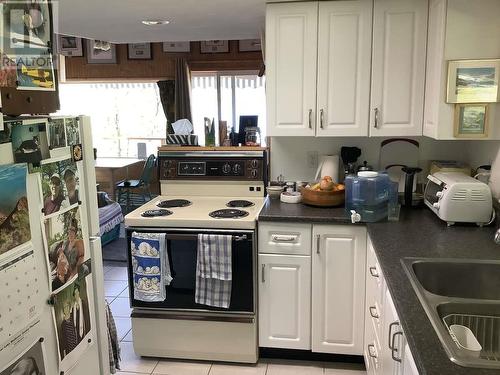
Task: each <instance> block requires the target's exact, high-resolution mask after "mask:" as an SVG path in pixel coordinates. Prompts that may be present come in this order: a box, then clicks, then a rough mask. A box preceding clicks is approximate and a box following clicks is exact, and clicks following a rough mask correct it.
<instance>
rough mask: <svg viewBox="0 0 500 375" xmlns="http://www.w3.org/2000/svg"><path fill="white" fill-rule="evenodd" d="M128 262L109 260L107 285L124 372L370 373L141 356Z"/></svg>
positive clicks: (343, 367) (337, 366) (338, 366)
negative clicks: (136, 347)
mask: <svg viewBox="0 0 500 375" xmlns="http://www.w3.org/2000/svg"><path fill="white" fill-rule="evenodd" d="M124 265H125V264H124V263H116V262H110V263H108V262H106V263H105V266H104V287H105V295H106V299H107V301H108V302H109V303H110V306H111V311H112V312H113V316H114V318H115V323H116V328H117V331H118V338H119V340H120V347H121V358H122V361H121V371H119V372H118V374H122V375H127V374H128V375H240V374H241V375H320V374H325V375H366V372H365V371H364V370H363V367H362V366H361V365H354V364H345V363H321V362H302V361H285V360H268V359H263V360H261V361H260V362H259V363H257V364H256V365H236V364H229V363H211V362H205V361H180V360H165V359H157V358H145V357H138V356H136V355H135V353H134V349H133V344H132V331H131V326H132V324H131V321H130V312H131V309H130V306H129V297H128V287H127V269H126V267H124Z"/></svg>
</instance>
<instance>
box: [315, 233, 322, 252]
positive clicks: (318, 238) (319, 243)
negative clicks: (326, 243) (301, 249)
mask: <svg viewBox="0 0 500 375" xmlns="http://www.w3.org/2000/svg"><path fill="white" fill-rule="evenodd" d="M320 246H321V235H320V234H317V235H316V254H320Z"/></svg>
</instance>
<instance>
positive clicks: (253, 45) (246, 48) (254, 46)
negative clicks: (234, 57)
mask: <svg viewBox="0 0 500 375" xmlns="http://www.w3.org/2000/svg"><path fill="white" fill-rule="evenodd" d="M261 45H262V43H261V41H260V39H244V40H239V41H238V51H240V52H250V51H260V50H261Z"/></svg>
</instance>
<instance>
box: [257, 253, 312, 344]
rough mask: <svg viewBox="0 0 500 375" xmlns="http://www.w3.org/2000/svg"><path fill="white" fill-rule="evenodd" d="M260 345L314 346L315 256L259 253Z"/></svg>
mask: <svg viewBox="0 0 500 375" xmlns="http://www.w3.org/2000/svg"><path fill="white" fill-rule="evenodd" d="M259 270H260V275H259V279H260V280H259V346H262V347H274V348H288V349H306V350H309V349H311V328H310V327H311V257H308V256H294V255H275V254H265V255H263V254H260V255H259Z"/></svg>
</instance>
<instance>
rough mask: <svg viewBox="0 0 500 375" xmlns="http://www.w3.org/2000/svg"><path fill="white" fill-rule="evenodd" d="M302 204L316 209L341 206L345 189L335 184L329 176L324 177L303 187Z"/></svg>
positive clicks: (341, 185)
mask: <svg viewBox="0 0 500 375" xmlns="http://www.w3.org/2000/svg"><path fill="white" fill-rule="evenodd" d="M301 193H302V203H305V204H308V205H311V206H318V207H335V206H341V205H342V204H344V201H345V187H344V185H343V184H336V183H334V182H333V181H332V178H331V177H330V176H324V177H323V178H322V179H321V181H320V182H317V183H314V184H309V185H307V186H306V187H303V188H302V190H301Z"/></svg>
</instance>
